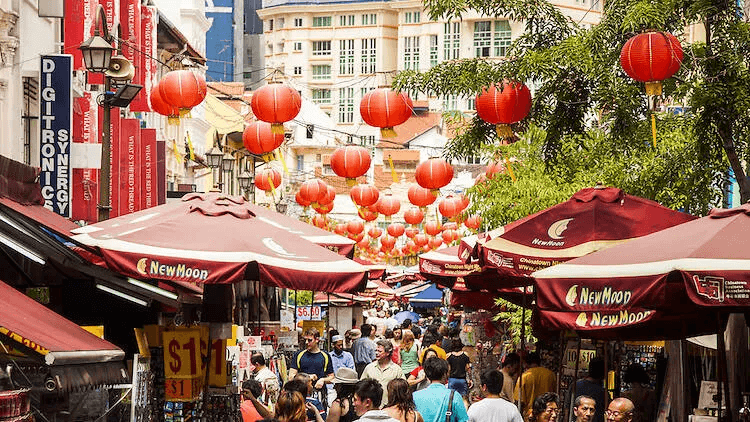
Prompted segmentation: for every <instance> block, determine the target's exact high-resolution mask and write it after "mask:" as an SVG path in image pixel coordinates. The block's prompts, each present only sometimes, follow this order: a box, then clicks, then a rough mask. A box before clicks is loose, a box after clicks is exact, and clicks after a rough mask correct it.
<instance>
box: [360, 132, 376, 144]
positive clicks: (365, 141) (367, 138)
mask: <svg viewBox="0 0 750 422" xmlns="http://www.w3.org/2000/svg"><path fill="white" fill-rule="evenodd" d="M362 145H365V146H368V145H369V146H372V145H375V135H369V136H363V137H362Z"/></svg>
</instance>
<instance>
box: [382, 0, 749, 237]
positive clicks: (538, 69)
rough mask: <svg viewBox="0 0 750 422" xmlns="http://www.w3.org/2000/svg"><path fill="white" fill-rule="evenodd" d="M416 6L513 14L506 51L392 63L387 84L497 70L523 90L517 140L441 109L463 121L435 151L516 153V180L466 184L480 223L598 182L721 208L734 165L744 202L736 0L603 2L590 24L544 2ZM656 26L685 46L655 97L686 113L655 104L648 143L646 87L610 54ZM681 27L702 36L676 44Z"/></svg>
mask: <svg viewBox="0 0 750 422" xmlns="http://www.w3.org/2000/svg"><path fill="white" fill-rule="evenodd" d="M593 1H597V0H593ZM598 1H601V0H598ZM425 6H426V8H427V9H428V12H429V14H430V17H431V18H432V19H437V18H445V19H460V18H461V16H463V15H464V13H466V12H468V11H469V10H475V11H477V12H479V13H481V14H482V15H484V16H490V17H494V16H501V17H507V18H510V19H512V20H514V21H520V22H523V24H524V32H523V33H522V34H520V35H519V36H518V37H517V38H515V39H514V41H513V43H512V45H511V47H510V49H509V52H508V54H507V57H506V59H505V60H502V61H497V60H487V59H482V58H473V59H462V60H456V61H448V62H443V63H441V64H439V65H438V66H436V67H433V68H432V69H430V70H429V71H427V72H424V73H419V72H415V71H405V72H402V73H401V74H400V75H398V76H397V78H396V81H395V84H394V85H395V86H396V87H397V88H401V89H408V90H410V91H415V90H418V91H421V92H423V93H426V94H427V95H430V96H447V95H457V96H462V97H473V96H474V95H476V93H477V92H479V91H480V90H481V88H482V87H483V86H486V85H489V84H491V83H495V82H498V81H501V80H503V79H512V80H521V81H525V82H526V83H527V84H528V85H529V86H530V87H531V88H532V90H533V94H534V99H533V105H532V110H531V113H530V115H529V117H528V118H527V119H526V120H525V121H523V122H521V123H520V124H517V125H514V129H515V131H516V132H517V133H518V134H519V136H520V141H519V142H517V143H515V144H512V145H510V146H504V147H499V146H498V142H497V139H496V135H495V131H494V127H493V126H492V125H489V124H486V123H485V122H483V121H481V120H480V119H478V118H476V117H473V118H472V117H470V116H469V117H467V116H456V115H455V114H454V115H452V116H446V118H447V120H448V121H449V122H450V123H451V124H452V125H454V126H459V127H460V128H459V130H457V131H456V132H457V135H456V136H455V138H454V139H453V140H452V141H451V142H450V143H449V145H448V148H447V149H446V155H447V156H448V157H449V158H461V157H467V156H471V155H476V154H477V153H481V154H483V155H484V156H487V157H493V156H497V155H498V154H502V155H504V156H506V157H515V158H516V159H517V160H518V162H517V163H516V164H514V171H515V173H516V175H517V179H518V180H517V182H515V183H514V182H512V181H511V180H510V178H509V177H500V178H495V179H494V180H492V181H490V182H489V183H487V184H486V185H484V186H481V187H477V188H474V189H473V190H472V194H473V195H474V199H475V207H476V208H477V209H478V210H479V211H481V212H482V215H483V216H485V221H487V222H488V223H489V225H490V226H494V225H497V224H502V223H507V222H509V221H512V220H514V219H517V218H520V217H522V216H525V215H528V214H530V213H533V212H535V211H538V210H541V209H543V208H545V207H548V206H550V205H553V204H555V203H558V202H560V201H562V200H565V199H567V198H568V197H570V195H571V194H572V193H573V192H575V191H576V190H578V189H580V188H582V187H587V186H593V185H595V184H596V183H597V182H602V183H604V184H606V185H610V186H617V187H619V188H622V189H624V190H625V191H626V192H628V193H630V194H634V195H638V196H643V197H646V198H650V199H653V200H656V201H658V202H660V203H662V204H664V205H666V206H669V207H672V208H675V209H682V210H684V211H687V212H691V213H694V214H704V213H706V212H707V211H708V210H709V209H710V208H711V207H712V206H719V205H721V203H722V202H721V201H722V196H723V189H724V187H725V184H726V183H727V173H728V171H729V170H730V169H731V170H732V171H733V172H734V174H735V175H737V178H738V183H739V184H740V190H741V195H742V199H743V201H747V200H750V185H748V183H747V180H746V178H745V169H744V168H743V163H744V162H747V161H748V159H749V158H750V148H748V142H749V141H750V71H749V70H748V60H750V59H748V58H750V27H749V26H748V23H747V22H743V21H742V19H741V15H740V10H739V9H738V7H737V4H736V3H735V2H723V1H721V2H720V1H714V0H608V1H606V2H604V6H603V13H602V19H601V22H600V23H599V24H598V25H596V26H593V27H591V28H586V27H583V26H581V25H579V24H578V23H577V22H573V21H571V20H570V19H569V18H567V17H565V16H564V15H563V14H562V13H561V12H560V10H559V9H557V8H556V7H554V6H552V5H551V4H550V3H548V2H546V1H544V0H425ZM691 25H692V26H691ZM654 28H656V29H658V30H663V31H669V32H672V33H674V34H675V35H677V36H678V37H679V38H680V39H681V41H682V45H683V49H684V51H685V60H684V61H683V64H682V67H681V69H680V71H679V72H678V73H677V74H676V75H675V77H673V78H671V79H669V80H667V81H665V82H664V95H663V97H662V101H664V103H665V104H668V105H674V106H679V107H680V108H681V109H682V110H683V111H684V112H682V113H674V112H673V110H674V108H666V110H667V111H661V112H656V114H655V117H656V122H657V123H656V125H657V141H656V144H655V145H654V144H653V142H652V135H651V113H652V112H651V111H650V107H649V99H648V98H647V97H646V95H645V91H644V88H643V84H641V83H639V82H636V81H634V80H632V79H630V78H629V77H628V76H627V75H626V74H625V72H624V71H623V70H622V68H621V67H620V64H619V54H620V50H621V48H622V46H623V44H624V43H625V41H626V40H627V39H629V38H630V37H631V36H633V35H635V34H637V33H639V32H641V31H643V30H646V29H654ZM690 28H692V29H690ZM688 29H690V30H691V31H694V32H695V31H697V32H700V31H701V30H702V29H705V30H706V33H707V36H706V40H705V42H704V41H700V42H694V43H692V44H689V43H687V42H686V39H687V35H686V31H688ZM462 118H463V119H464V120H463V121H462Z"/></svg>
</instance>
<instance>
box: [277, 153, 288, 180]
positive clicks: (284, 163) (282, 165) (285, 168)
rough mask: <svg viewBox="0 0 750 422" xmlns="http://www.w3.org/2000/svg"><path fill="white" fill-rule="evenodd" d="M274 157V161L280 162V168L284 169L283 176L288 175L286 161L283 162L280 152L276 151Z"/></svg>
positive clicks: (282, 155)
mask: <svg viewBox="0 0 750 422" xmlns="http://www.w3.org/2000/svg"><path fill="white" fill-rule="evenodd" d="M276 156H277V158H276V159H277V160H279V161H281V167H283V168H284V174H286V175H288V174H289V169H288V168H287V166H286V160H284V154H283V153H282V152H281V149H277V150H276Z"/></svg>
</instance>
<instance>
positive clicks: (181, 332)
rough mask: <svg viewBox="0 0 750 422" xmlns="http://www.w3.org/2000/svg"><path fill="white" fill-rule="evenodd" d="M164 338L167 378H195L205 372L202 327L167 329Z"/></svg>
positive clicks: (165, 373) (165, 372)
mask: <svg viewBox="0 0 750 422" xmlns="http://www.w3.org/2000/svg"><path fill="white" fill-rule="evenodd" d="M163 338H164V343H163V344H164V376H165V377H166V378H195V377H198V376H200V375H201V374H202V373H203V371H202V368H201V367H202V365H203V363H202V359H201V330H200V328H180V329H177V330H175V331H165V332H164V334H163Z"/></svg>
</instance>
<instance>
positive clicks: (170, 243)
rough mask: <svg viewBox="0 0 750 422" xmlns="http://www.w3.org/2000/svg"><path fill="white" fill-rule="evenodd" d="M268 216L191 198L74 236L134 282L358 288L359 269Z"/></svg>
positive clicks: (244, 206)
mask: <svg viewBox="0 0 750 422" xmlns="http://www.w3.org/2000/svg"><path fill="white" fill-rule="evenodd" d="M272 217H273V215H271V214H269V213H268V212H267V210H264V209H262V208H261V207H258V206H255V205H252V204H250V203H249V202H247V201H246V200H245V199H244V198H242V197H237V196H227V195H223V194H219V193H207V194H197V193H196V194H189V195H186V196H184V197H183V198H182V200H181V201H177V202H173V203H169V204H165V205H160V206H158V207H154V208H149V209H146V210H143V211H139V212H136V213H133V214H128V215H125V216H121V217H117V218H113V219H110V220H107V221H103V222H100V223H97V224H93V225H89V226H85V227H81V228H80V229H76V230H74V233H76V235H75V236H74V237H73V239H75V240H76V241H78V242H80V243H82V244H84V245H88V246H92V247H95V248H97V249H98V250H99V252H100V253H101V255H102V256H103V258H104V261H105V263H106V265H107V267H109V268H110V269H112V270H114V271H117V272H120V273H122V274H125V275H128V276H131V277H134V278H141V279H158V280H167V281H178V282H191V283H204V284H222V283H235V282H240V281H242V280H259V281H260V282H262V283H264V284H266V285H271V286H277V287H285V288H289V289H295V290H315V291H323V292H356V291H361V290H363V289H364V287H365V283H366V281H367V271H366V269H365V268H364V267H363V266H361V265H360V264H357V263H356V262H354V261H352V260H350V259H347V258H345V257H343V256H341V255H339V254H337V253H335V252H332V251H329V250H327V249H326V248H324V247H320V246H319V245H316V244H314V243H311V242H309V241H308V240H305V239H304V238H303V237H301V236H299V235H298V234H297V233H293V232H292V231H290V230H289V229H287V228H286V227H283V225H282V224H278V223H275V222H274V218H272ZM284 218H287V217H284Z"/></svg>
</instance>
